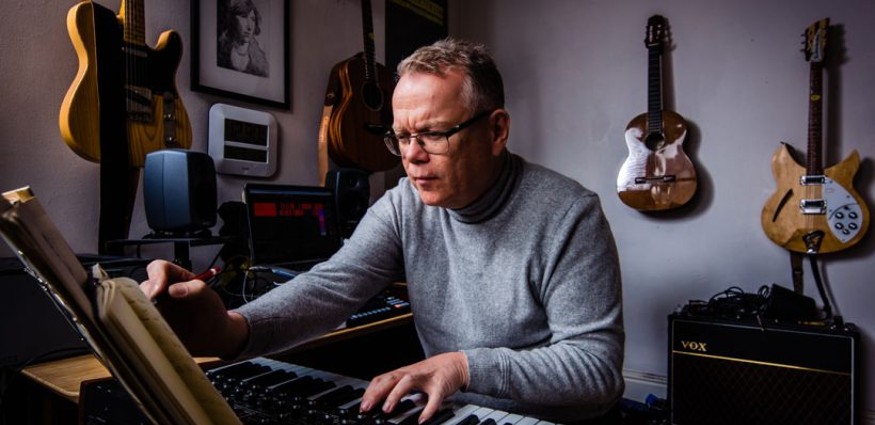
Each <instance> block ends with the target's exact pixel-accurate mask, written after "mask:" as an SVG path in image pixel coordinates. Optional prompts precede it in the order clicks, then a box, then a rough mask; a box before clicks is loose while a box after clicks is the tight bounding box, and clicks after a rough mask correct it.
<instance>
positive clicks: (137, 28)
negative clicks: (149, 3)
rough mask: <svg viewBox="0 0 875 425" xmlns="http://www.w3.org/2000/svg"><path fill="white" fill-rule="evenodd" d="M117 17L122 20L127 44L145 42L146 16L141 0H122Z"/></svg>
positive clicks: (141, 43)
mask: <svg viewBox="0 0 875 425" xmlns="http://www.w3.org/2000/svg"><path fill="white" fill-rule="evenodd" d="M119 17H120V18H121V19H122V20H123V21H124V39H125V42H126V43H127V44H134V45H140V46H142V45H145V44H146V25H145V22H146V17H145V7H144V5H143V0H122V4H121V7H120V9H119Z"/></svg>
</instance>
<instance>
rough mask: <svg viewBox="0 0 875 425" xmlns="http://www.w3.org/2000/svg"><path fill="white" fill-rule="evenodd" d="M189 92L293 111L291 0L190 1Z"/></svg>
mask: <svg viewBox="0 0 875 425" xmlns="http://www.w3.org/2000/svg"><path fill="white" fill-rule="evenodd" d="M191 28H192V43H191V44H192V46H191V51H192V53H191V89H192V90H195V91H200V92H204V93H210V94H215V95H220V96H225V97H229V98H232V99H237V100H242V101H246V102H251V103H257V104H261V105H266V106H274V107H278V108H283V109H288V108H289V104H290V103H289V98H290V96H289V69H288V66H289V0H192V2H191Z"/></svg>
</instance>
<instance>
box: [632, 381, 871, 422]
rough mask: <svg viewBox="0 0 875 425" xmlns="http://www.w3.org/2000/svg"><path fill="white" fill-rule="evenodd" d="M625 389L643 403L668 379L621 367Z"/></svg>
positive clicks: (866, 414) (866, 418)
mask: <svg viewBox="0 0 875 425" xmlns="http://www.w3.org/2000/svg"><path fill="white" fill-rule="evenodd" d="M623 378H624V379H625V380H626V391H625V392H624V393H623V398H626V399H629V400H633V401H638V402H641V403H644V402H646V401H647V398H648V397H649V396H656V397H659V398H663V399H664V398H665V394H666V388H667V386H668V379H667V377H665V376H662V375H657V374H655V373H648V372H642V371H640V370H632V369H623ZM860 425H875V410H868V409H863V411H862V412H860Z"/></svg>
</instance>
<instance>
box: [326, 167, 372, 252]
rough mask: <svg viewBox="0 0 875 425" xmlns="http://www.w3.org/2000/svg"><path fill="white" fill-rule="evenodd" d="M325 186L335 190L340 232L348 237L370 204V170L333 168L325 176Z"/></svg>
mask: <svg viewBox="0 0 875 425" xmlns="http://www.w3.org/2000/svg"><path fill="white" fill-rule="evenodd" d="M325 186H326V187H328V188H329V189H331V190H332V191H333V192H334V202H335V204H336V206H337V218H338V223H340V234H341V236H343V237H345V238H348V237H349V236H350V235H352V232H353V231H354V230H355V228H356V226H357V225H358V222H359V220H361V219H362V217H364V215H365V211H367V210H368V206H369V205H370V199H371V184H370V172H368V171H365V170H361V169H357V168H340V169H336V170H332V171H329V172H328V175H327V176H326V177H325Z"/></svg>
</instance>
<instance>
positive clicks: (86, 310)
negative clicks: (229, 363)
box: [0, 187, 240, 425]
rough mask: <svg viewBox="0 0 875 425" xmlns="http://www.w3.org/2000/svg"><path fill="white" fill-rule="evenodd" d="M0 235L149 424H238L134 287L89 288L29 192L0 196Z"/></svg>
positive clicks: (110, 283)
mask: <svg viewBox="0 0 875 425" xmlns="http://www.w3.org/2000/svg"><path fill="white" fill-rule="evenodd" d="M0 234H2V236H3V239H4V240H5V241H6V243H7V244H9V246H10V247H11V248H12V249H13V251H15V252H16V254H17V255H18V257H19V258H20V259H21V260H22V262H23V263H24V264H25V266H26V267H27V268H28V270H29V272H30V273H32V274H33V275H34V277H36V278H37V279H38V280H39V281H40V282H41V284H43V285H44V286H45V287H46V289H48V290H49V292H50V293H51V294H52V296H53V297H54V299H55V300H56V301H57V303H58V305H59V306H60V307H61V308H62V309H63V310H65V311H66V312H67V314H68V315H69V316H70V317H71V318H72V319H73V321H74V322H75V323H76V325H77V327H78V329H79V330H80V332H82V335H83V336H84V337H85V338H86V339H87V340H88V342H89V344H90V345H91V347H92V349H94V350H95V352H96V353H97V355H98V357H99V358H100V360H101V362H102V363H103V364H104V365H105V366H106V367H107V369H109V370H110V372H111V373H112V374H113V376H114V377H116V378H117V379H118V380H119V382H120V383H121V384H122V385H123V386H124V387H125V389H126V390H127V391H128V392H129V393H130V394H131V395H132V396H133V398H134V399H135V401H137V402H138V404H139V405H140V406H141V408H142V410H143V411H144V413H145V414H146V415H147V416H148V417H149V418H150V419H151V420H152V421H153V422H155V423H156V424H164V423H174V424H176V423H180V424H198V425H200V424H214V423H215V424H234V423H237V424H239V423H240V421H239V419H238V418H237V417H236V415H235V414H234V412H233V410H232V409H231V407H230V406H229V405H228V403H227V402H226V401H225V400H224V399H223V398H222V396H221V394H219V392H218V391H216V389H215V388H214V387H213V386H212V385H211V384H210V382H209V380H208V379H207V378H206V376H205V375H204V373H203V371H202V370H201V369H200V367H199V366H198V365H197V363H196V362H195V361H194V359H193V358H192V357H191V356H190V355H189V353H188V351H187V350H186V349H185V348H184V347H183V345H182V343H181V342H180V341H179V339H178V338H177V337H176V335H175V334H174V333H173V331H172V330H171V329H170V326H169V325H168V324H167V323H166V322H165V321H164V319H163V317H162V316H161V314H160V313H159V312H158V311H157V310H156V309H155V308H154V306H152V304H151V303H150V302H149V301H148V299H147V298H146V296H145V294H143V293H142V291H140V289H139V287H138V285H137V283H136V282H134V281H133V280H131V279H128V278H115V279H107V276H106V273H105V272H103V271H102V270H101V269H100V267H99V265H97V266H95V273H94V275H95V277H99V278H100V279H99V281H98V282H92V281H91V278H90V276H89V274H88V272H87V271H86V270H85V268H83V267H82V265H81V264H80V263H79V260H78V258H77V257H76V255H75V253H73V250H72V249H71V248H70V246H69V244H67V241H66V240H65V239H64V237H63V235H62V234H61V233H60V231H59V230H58V229H57V227H55V225H54V223H53V222H52V220H51V219H50V217H49V216H48V214H46V211H45V210H44V209H43V207H42V206H41V205H40V203H39V201H38V200H37V199H36V197H35V196H34V194H33V192H32V191H31V190H30V188H28V187H24V188H21V189H16V190H13V191H9V192H5V193H3V199H2V200H0Z"/></svg>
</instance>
